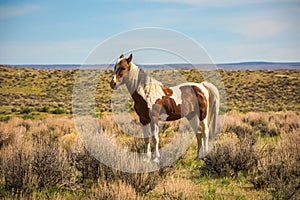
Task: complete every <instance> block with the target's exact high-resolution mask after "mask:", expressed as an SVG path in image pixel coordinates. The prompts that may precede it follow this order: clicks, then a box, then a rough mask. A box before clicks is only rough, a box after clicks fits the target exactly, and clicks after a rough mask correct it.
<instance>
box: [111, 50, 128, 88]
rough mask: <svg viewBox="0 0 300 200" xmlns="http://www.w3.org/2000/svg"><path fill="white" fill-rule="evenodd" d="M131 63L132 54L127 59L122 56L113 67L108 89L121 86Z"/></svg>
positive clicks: (126, 77)
mask: <svg viewBox="0 0 300 200" xmlns="http://www.w3.org/2000/svg"><path fill="white" fill-rule="evenodd" d="M131 61H132V54H130V56H129V57H128V58H125V57H124V55H123V54H122V55H121V56H120V57H119V59H118V60H117V63H116V65H115V69H114V74H113V76H112V79H111V81H110V87H111V88H112V89H116V88H117V87H118V86H119V85H122V84H124V83H125V82H126V79H128V74H129V70H130V65H131Z"/></svg>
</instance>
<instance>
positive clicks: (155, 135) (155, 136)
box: [151, 123, 160, 163]
mask: <svg viewBox="0 0 300 200" xmlns="http://www.w3.org/2000/svg"><path fill="white" fill-rule="evenodd" d="M151 132H152V134H153V135H152V136H153V141H154V142H153V143H154V147H155V154H154V159H153V162H156V163H159V158H160V153H159V136H158V132H159V127H158V125H157V124H156V123H151Z"/></svg>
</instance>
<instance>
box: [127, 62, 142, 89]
mask: <svg viewBox="0 0 300 200" xmlns="http://www.w3.org/2000/svg"><path fill="white" fill-rule="evenodd" d="M146 79H147V74H146V73H145V72H143V71H142V70H141V69H140V68H139V67H138V66H136V65H135V64H134V63H131V65H130V71H129V77H128V82H127V83H126V87H127V89H128V91H129V92H130V94H133V93H134V92H135V91H136V90H137V88H139V87H140V85H141V84H143V82H145V80H146Z"/></svg>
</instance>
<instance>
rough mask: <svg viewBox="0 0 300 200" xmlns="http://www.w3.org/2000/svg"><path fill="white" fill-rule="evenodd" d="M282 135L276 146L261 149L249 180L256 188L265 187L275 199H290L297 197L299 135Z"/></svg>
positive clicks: (299, 179) (299, 161)
mask: <svg viewBox="0 0 300 200" xmlns="http://www.w3.org/2000/svg"><path fill="white" fill-rule="evenodd" d="M284 137H285V138H284V139H282V140H281V141H280V142H279V144H278V146H276V147H274V146H271V145H270V146H268V147H266V148H265V149H262V151H261V157H260V158H259V159H258V166H257V168H254V169H253V171H252V173H251V178H250V182H251V183H253V185H254V187H255V188H256V189H266V190H267V191H268V192H270V193H271V194H272V196H273V197H274V198H275V199H290V198H292V197H293V196H295V195H298V198H299V197H300V194H299V192H300V178H299V177H300V146H299V144H300V135H299V133H296V132H294V133H293V134H289V135H284ZM296 199H297V197H296Z"/></svg>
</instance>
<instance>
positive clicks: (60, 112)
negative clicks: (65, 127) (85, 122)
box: [52, 108, 66, 114]
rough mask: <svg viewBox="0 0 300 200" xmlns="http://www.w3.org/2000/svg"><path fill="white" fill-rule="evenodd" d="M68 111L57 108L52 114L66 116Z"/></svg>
mask: <svg viewBox="0 0 300 200" xmlns="http://www.w3.org/2000/svg"><path fill="white" fill-rule="evenodd" d="M64 113H66V111H65V110H64V109H62V108H56V109H55V110H53V111H52V114H64Z"/></svg>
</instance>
